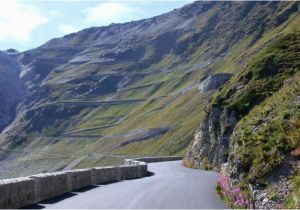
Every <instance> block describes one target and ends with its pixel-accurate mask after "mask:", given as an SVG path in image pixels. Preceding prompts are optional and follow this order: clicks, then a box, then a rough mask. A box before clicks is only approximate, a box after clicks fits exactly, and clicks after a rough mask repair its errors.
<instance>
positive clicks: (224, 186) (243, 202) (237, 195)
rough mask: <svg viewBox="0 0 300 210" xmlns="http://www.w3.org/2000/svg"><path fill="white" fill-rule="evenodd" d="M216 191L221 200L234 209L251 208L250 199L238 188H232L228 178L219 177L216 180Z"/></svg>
mask: <svg viewBox="0 0 300 210" xmlns="http://www.w3.org/2000/svg"><path fill="white" fill-rule="evenodd" d="M217 190H218V193H219V194H220V196H221V198H222V199H224V200H225V202H227V203H229V204H230V205H232V207H234V208H253V203H252V201H251V199H249V198H248V196H246V195H245V194H244V193H243V192H242V190H241V189H240V187H238V186H232V185H231V183H230V178H229V177H228V176H225V175H219V176H218V179H217Z"/></svg>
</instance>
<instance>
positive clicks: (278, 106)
mask: <svg viewBox="0 0 300 210" xmlns="http://www.w3.org/2000/svg"><path fill="white" fill-rule="evenodd" d="M299 71H300V33H293V34H289V35H287V36H285V37H283V38H281V39H279V40H278V41H276V42H275V43H273V44H272V45H270V46H269V47H267V48H266V49H265V50H263V51H262V52H261V53H260V54H259V55H257V56H256V57H255V58H253V59H252V60H251V61H250V63H249V65H247V66H246V69H245V71H243V72H242V73H241V74H240V75H238V76H237V77H236V78H233V79H232V80H231V82H230V84H229V85H228V86H226V87H224V88H223V89H222V90H221V92H220V93H218V95H217V97H216V98H215V99H214V100H213V104H214V105H213V106H224V107H225V108H226V109H229V110H230V111H234V112H235V113H237V115H238V118H239V119H240V121H239V123H238V125H237V126H236V129H235V132H234V134H233V136H232V139H233V141H234V142H235V143H236V144H237V145H238V149H237V153H236V154H235V155H236V156H237V157H239V158H240V159H241V161H242V163H243V168H244V169H243V170H244V173H245V174H244V175H245V176H246V177H245V178H247V179H249V180H256V181H258V180H261V181H262V180H263V179H264V177H265V176H266V175H268V174H269V173H270V172H272V171H273V170H274V168H276V167H277V166H279V165H280V164H281V162H282V161H283V159H284V157H285V155H286V154H287V153H289V152H290V151H291V150H292V149H295V148H296V147H297V146H298V145H299V141H300V136H299V135H300V127H299V125H300V111H299V103H298V102H297V97H298V94H299V91H300V83H299V81H300V80H299ZM237 86H240V87H239V89H240V90H238V88H237ZM241 88H242V89H241Z"/></svg>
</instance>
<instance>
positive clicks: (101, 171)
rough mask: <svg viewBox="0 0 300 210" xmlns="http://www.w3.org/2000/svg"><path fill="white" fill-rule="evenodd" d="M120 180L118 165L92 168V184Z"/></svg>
mask: <svg viewBox="0 0 300 210" xmlns="http://www.w3.org/2000/svg"><path fill="white" fill-rule="evenodd" d="M120 180H121V171H120V170H119V167H97V168H93V184H102V183H109V182H115V181H120Z"/></svg>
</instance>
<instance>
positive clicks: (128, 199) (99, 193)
mask: <svg viewBox="0 0 300 210" xmlns="http://www.w3.org/2000/svg"><path fill="white" fill-rule="evenodd" d="M148 170H149V171H151V172H153V173H154V175H152V176H148V177H145V178H141V179H135V180H126V181H122V182H116V183H111V184H107V185H100V186H96V187H95V188H92V189H89V190H85V191H84V190H83V191H77V192H73V193H70V194H69V195H67V196H62V197H61V198H56V199H52V200H48V201H45V202H43V203H40V204H39V207H40V208H52V209H81V208H84V209H90V208H93V209H97V208H98V209H99V208H105V209H124V208H134V209H145V208H147V209H149V208H150V209H161V208H164V209H166V208H167V209H199V208H206V209H209V208H213V209H220V208H222V209H224V208H228V207H227V206H226V205H225V204H224V203H223V202H222V201H221V200H220V199H219V197H218V195H217V194H216V190H215V184H216V176H217V174H216V173H215V172H210V171H202V170H196V169H188V168H185V167H183V166H182V165H181V161H170V162H161V163H150V164H148Z"/></svg>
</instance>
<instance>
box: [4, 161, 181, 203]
mask: <svg viewBox="0 0 300 210" xmlns="http://www.w3.org/2000/svg"><path fill="white" fill-rule="evenodd" d="M181 159H182V157H147V158H137V159H126V160H124V165H122V166H116V167H96V168H90V169H77V170H69V171H62V172H54V173H44V174H37V175H33V176H30V177H20V178H14V179H6V180H0V209H4V208H10V209H14V208H21V207H25V206H28V205H31V204H34V203H38V202H41V201H43V200H46V199H49V198H54V197H56V196H59V195H62V194H64V193H67V192H72V191H74V190H77V189H80V188H83V187H88V186H91V185H96V184H101V183H109V182H115V181H121V180H127V179H135V178H141V177H144V176H146V175H147V163H148V162H161V161H171V160H181Z"/></svg>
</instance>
